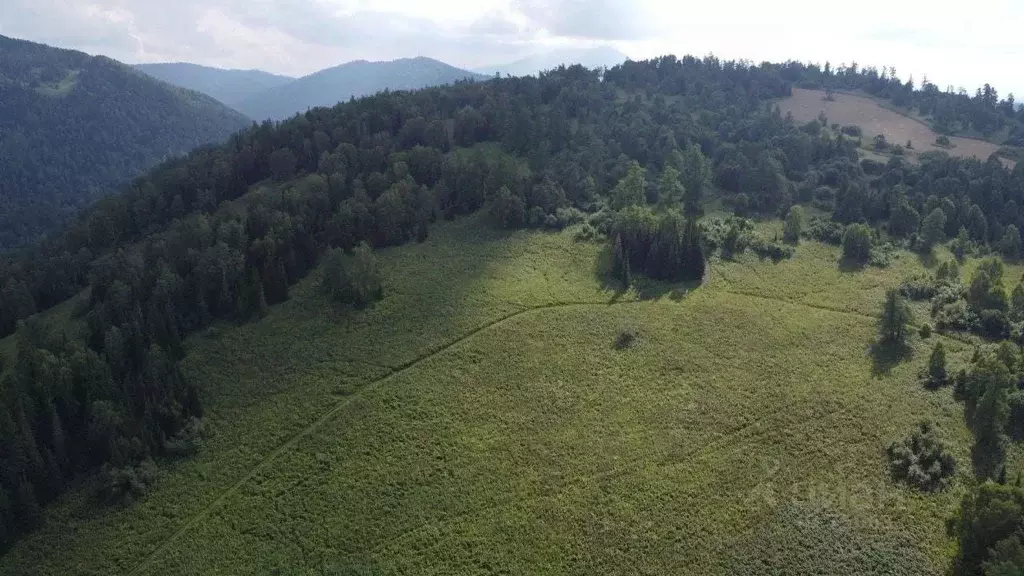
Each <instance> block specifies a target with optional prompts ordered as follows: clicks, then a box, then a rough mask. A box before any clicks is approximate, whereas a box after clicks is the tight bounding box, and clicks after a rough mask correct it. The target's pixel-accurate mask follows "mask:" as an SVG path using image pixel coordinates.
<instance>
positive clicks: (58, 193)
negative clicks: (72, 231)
mask: <svg viewBox="0 0 1024 576" xmlns="http://www.w3.org/2000/svg"><path fill="white" fill-rule="evenodd" d="M0 54H3V57H2V58H0V102H2V103H3V105H2V106H0V174H2V175H3V177H2V178H0V246H11V245H14V244H18V243H21V242H24V241H27V240H31V239H32V238H34V237H36V236H38V235H39V234H41V233H43V232H45V231H47V230H49V229H50V228H52V227H53V226H54V225H56V224H58V223H59V222H61V221H62V220H63V219H64V218H66V217H67V216H68V215H70V214H73V213H74V212H76V211H78V210H79V209H81V208H82V207H84V206H87V205H88V204H90V203H92V202H93V201H95V200H96V199H98V198H100V197H102V196H104V195H106V194H109V193H110V192H112V191H113V190H114V189H115V188H116V187H118V186H119V185H120V184H121V183H123V182H125V181H127V180H128V179H130V178H132V177H135V176H137V175H139V174H141V173H142V172H143V171H144V170H146V169H148V168H150V167H152V166H153V165H155V164H157V163H158V162H160V161H162V160H164V159H166V158H168V157H169V156H173V155H179V154H182V153H185V152H187V151H189V150H191V149H192V148H195V147H196V146H199V145H201V144H205V143H208V142H215V141H220V140H223V139H224V138H226V137H227V136H228V135H229V134H231V133H232V132H235V131H236V130H238V129H240V128H243V127H244V126H245V125H246V124H247V123H248V121H247V119H246V118H244V117H243V116H242V115H240V114H238V113H237V112H235V111H233V110H231V109H229V108H227V107H225V106H224V105H222V104H220V103H219V102H217V101H215V100H213V99H212V98H210V97H208V96H205V95H202V94H198V93H196V92H191V91H185V90H181V89H178V88H174V87H171V86H168V85H167V84H164V83H162V82H159V81H156V80H154V79H152V78H150V77H148V76H146V75H144V74H142V73H139V72H137V71H135V70H133V69H131V68H130V67H128V66H125V65H123V64H120V63H119V62H116V61H114V60H110V59H109V58H104V57H94V56H89V55H87V54H83V53H81V52H75V51H71V50H60V49H56V48H51V47H49V46H44V45H42V44H35V43H32V42H25V41H22V40H15V39H12V38H7V37H3V36H0Z"/></svg>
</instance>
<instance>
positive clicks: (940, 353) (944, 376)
mask: <svg viewBox="0 0 1024 576" xmlns="http://www.w3.org/2000/svg"><path fill="white" fill-rule="evenodd" d="M948 381H949V374H948V373H947V371H946V349H945V348H944V347H943V346H942V342H937V343H936V344H935V348H933V349H932V355H931V357H929V358H928V383H929V384H930V385H931V386H935V387H938V386H945V385H946V383H947V382H948Z"/></svg>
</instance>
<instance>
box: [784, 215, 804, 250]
mask: <svg viewBox="0 0 1024 576" xmlns="http://www.w3.org/2000/svg"><path fill="white" fill-rule="evenodd" d="M803 228H804V209H803V208H801V207H799V206H793V207H792V208H790V209H789V213H788V214H786V223H785V225H783V227H782V238H783V240H785V241H786V242H789V243H790V244H798V243H799V242H800V234H801V233H802V232H803Z"/></svg>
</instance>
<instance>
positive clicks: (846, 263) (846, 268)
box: [839, 256, 868, 273]
mask: <svg viewBox="0 0 1024 576" xmlns="http://www.w3.org/2000/svg"><path fill="white" fill-rule="evenodd" d="M867 267H868V264H867V262H860V261H858V260H856V259H854V258H850V257H848V256H843V257H842V258H840V259H839V271H840V272H846V273H853V272H861V271H862V270H864V269H865V268H867Z"/></svg>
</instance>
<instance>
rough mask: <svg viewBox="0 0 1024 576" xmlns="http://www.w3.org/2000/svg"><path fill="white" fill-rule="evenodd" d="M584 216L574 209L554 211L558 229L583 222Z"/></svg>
mask: <svg viewBox="0 0 1024 576" xmlns="http://www.w3.org/2000/svg"><path fill="white" fill-rule="evenodd" d="M585 216H586V215H585V214H583V212H580V211H579V210H577V209H576V208H559V209H557V210H555V220H557V227H558V228H559V229H563V228H568V227H569V226H572V225H574V224H579V223H580V222H583V219H584V217H585Z"/></svg>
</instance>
